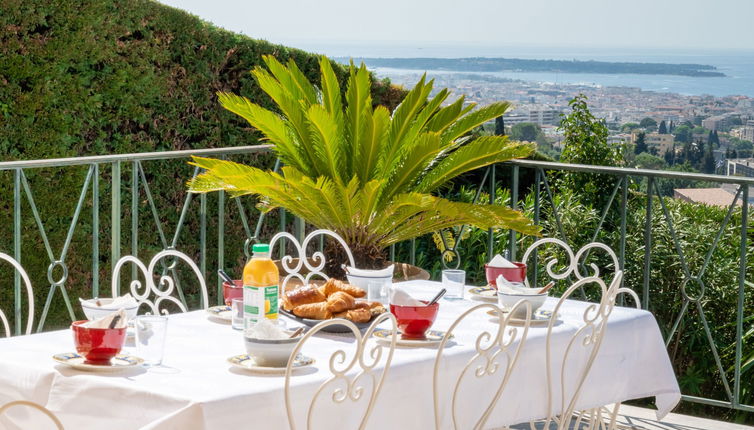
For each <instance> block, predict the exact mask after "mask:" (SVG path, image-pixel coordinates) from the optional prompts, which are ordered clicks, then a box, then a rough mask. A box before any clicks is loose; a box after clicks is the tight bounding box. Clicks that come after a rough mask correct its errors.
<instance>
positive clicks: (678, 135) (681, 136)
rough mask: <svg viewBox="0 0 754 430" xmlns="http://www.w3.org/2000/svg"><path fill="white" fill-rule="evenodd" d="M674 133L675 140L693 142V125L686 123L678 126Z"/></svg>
mask: <svg viewBox="0 0 754 430" xmlns="http://www.w3.org/2000/svg"><path fill="white" fill-rule="evenodd" d="M673 134H674V135H675V140H676V141H678V142H680V143H689V142H691V127H689V126H688V125H686V124H682V125H679V126H678V127H676V128H675V130H674V133H673Z"/></svg>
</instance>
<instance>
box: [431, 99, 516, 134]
mask: <svg viewBox="0 0 754 430" xmlns="http://www.w3.org/2000/svg"><path fill="white" fill-rule="evenodd" d="M510 107H511V104H510V103H508V102H497V103H491V104H489V105H487V106H485V107H482V108H479V109H477V110H475V111H473V112H470V113H468V114H466V115H464V116H463V117H461V118H459V119H458V120H457V121H455V122H454V123H453V124H452V125H451V126H450V127H448V128H447V130H446V131H445V132H444V133H443V135H442V138H443V141H444V142H452V141H453V140H455V139H457V138H459V137H461V136H463V135H464V134H466V133H468V132H469V131H471V130H472V129H474V128H475V127H478V126H480V125H482V124H484V123H485V122H487V121H490V120H492V119H495V118H497V117H499V116H500V115H503V114H504V113H505V112H507V111H508V110H509V109H510Z"/></svg>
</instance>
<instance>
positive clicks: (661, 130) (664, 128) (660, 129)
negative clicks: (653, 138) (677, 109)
mask: <svg viewBox="0 0 754 430" xmlns="http://www.w3.org/2000/svg"><path fill="white" fill-rule="evenodd" d="M657 132H658V133H660V134H668V127H667V125H665V120H662V121H660V126H659V127H657Z"/></svg>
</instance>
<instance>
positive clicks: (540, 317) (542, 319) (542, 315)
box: [487, 309, 560, 327]
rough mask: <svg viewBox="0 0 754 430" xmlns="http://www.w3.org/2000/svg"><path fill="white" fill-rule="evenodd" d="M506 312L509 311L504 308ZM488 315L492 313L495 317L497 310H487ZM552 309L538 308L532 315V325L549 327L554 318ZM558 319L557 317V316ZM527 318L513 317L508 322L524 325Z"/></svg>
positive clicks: (530, 324)
mask: <svg viewBox="0 0 754 430" xmlns="http://www.w3.org/2000/svg"><path fill="white" fill-rule="evenodd" d="M503 313H504V314H507V313H508V312H507V311H505V310H503ZM487 315H491V316H493V317H497V312H495V311H493V310H489V311H487ZM552 316H553V315H552V311H548V310H545V309H537V310H536V311H535V312H534V315H532V317H531V322H530V323H529V326H530V327H547V326H548V325H549V324H550V320H551V319H552ZM558 316H560V315H558ZM556 320H557V317H556ZM525 321H526V320H525V319H524V318H511V319H509V320H508V324H510V325H524V322H525Z"/></svg>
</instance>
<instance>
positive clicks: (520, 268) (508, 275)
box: [484, 262, 526, 288]
mask: <svg viewBox="0 0 754 430" xmlns="http://www.w3.org/2000/svg"><path fill="white" fill-rule="evenodd" d="M513 264H515V265H516V267H492V266H490V265H489V264H485V265H484V274H485V275H486V277H487V282H489V284H490V285H491V286H493V287H495V288H497V285H496V283H495V280H497V277H498V276H500V275H503V278H505V279H506V280H507V281H508V282H524V281H525V280H526V263H518V262H513Z"/></svg>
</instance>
